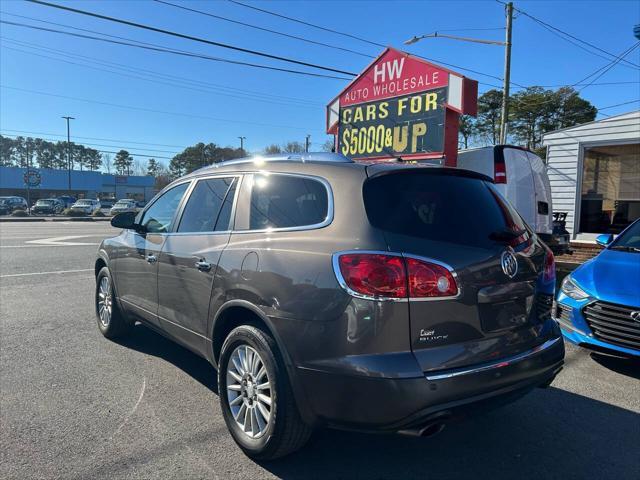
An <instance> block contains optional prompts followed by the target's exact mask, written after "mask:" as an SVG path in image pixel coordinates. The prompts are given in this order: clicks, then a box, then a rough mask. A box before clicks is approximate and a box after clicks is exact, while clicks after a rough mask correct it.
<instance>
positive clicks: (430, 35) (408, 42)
mask: <svg viewBox="0 0 640 480" xmlns="http://www.w3.org/2000/svg"><path fill="white" fill-rule="evenodd" d="M436 37H442V38H451V39H453V40H461V41H463V42H474V43H486V44H488V45H501V46H503V47H504V46H506V45H507V43H506V42H499V41H497V40H484V39H481V38H469V37H458V36H456V35H445V34H442V33H438V32H433V33H427V34H426V35H420V36H419V37H413V38H410V39H409V40H405V42H404V44H405V45H411V44H414V43H418V42H419V41H420V40H422V39H424V38H436Z"/></svg>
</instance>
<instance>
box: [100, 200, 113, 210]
mask: <svg viewBox="0 0 640 480" xmlns="http://www.w3.org/2000/svg"><path fill="white" fill-rule="evenodd" d="M115 203H116V201H115V200H114V199H112V198H101V199H100V207H101V208H112V207H113V205H114V204H115Z"/></svg>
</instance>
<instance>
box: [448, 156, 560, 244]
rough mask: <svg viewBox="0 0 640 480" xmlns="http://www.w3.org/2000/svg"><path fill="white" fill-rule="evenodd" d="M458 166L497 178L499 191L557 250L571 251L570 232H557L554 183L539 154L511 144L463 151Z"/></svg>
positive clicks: (540, 235)
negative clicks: (558, 233)
mask: <svg viewBox="0 0 640 480" xmlns="http://www.w3.org/2000/svg"><path fill="white" fill-rule="evenodd" d="M458 167H460V168H464V169H467V170H473V171H475V172H479V173H483V174H485V175H487V176H488V177H491V178H493V179H494V182H495V183H496V186H497V187H498V190H499V191H500V192H501V193H502V194H503V195H504V196H505V197H506V199H507V200H509V202H511V204H512V205H513V206H515V207H516V209H517V210H518V212H519V213H520V215H522V218H524V220H525V221H526V222H527V223H528V224H529V225H530V226H531V228H533V229H534V231H535V232H536V233H537V234H538V236H539V237H540V238H541V239H542V240H544V241H545V242H546V243H547V244H548V245H549V246H550V247H551V249H552V250H554V252H557V253H561V252H562V251H566V250H567V248H568V240H569V238H568V235H566V236H565V235H557V234H556V235H554V224H553V205H552V203H551V184H550V183H549V177H548V176H547V168H546V165H545V164H544V162H543V161H542V159H541V158H540V157H538V156H537V155H536V154H535V153H533V152H532V151H530V150H527V149H526V148H521V147H515V146H511V145H495V146H493V147H483V148H473V149H469V150H461V151H460V152H459V153H458ZM556 233H557V232H556Z"/></svg>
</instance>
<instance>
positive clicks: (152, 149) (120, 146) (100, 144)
mask: <svg viewBox="0 0 640 480" xmlns="http://www.w3.org/2000/svg"><path fill="white" fill-rule="evenodd" d="M0 135H2V136H5V137H13V138H18V137H21V136H22V135H12V134H0ZM23 138H24V137H23ZM31 138H36V139H40V140H46V141H48V142H60V140H58V139H55V138H46V137H31ZM76 138H79V137H76ZM61 143H66V142H64V141H63V142H61ZM71 143H73V144H75V145H85V146H90V147H108V148H120V149H123V150H127V151H129V150H140V151H142V152H159V153H170V154H172V155H177V154H178V153H180V152H172V151H169V150H156V149H154V148H138V147H128V146H122V145H105V144H102V143H87V142H82V143H76V142H71ZM136 155H137V154H136Z"/></svg>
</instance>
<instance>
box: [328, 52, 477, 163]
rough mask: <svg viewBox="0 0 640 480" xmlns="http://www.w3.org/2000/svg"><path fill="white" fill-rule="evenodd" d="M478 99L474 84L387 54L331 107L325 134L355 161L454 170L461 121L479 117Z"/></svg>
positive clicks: (400, 55) (429, 65) (410, 58)
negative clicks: (430, 163)
mask: <svg viewBox="0 0 640 480" xmlns="http://www.w3.org/2000/svg"><path fill="white" fill-rule="evenodd" d="M477 95H478V83H477V82H476V81H474V80H470V79H468V78H466V77H464V76H462V75H460V74H458V73H456V72H453V71H451V70H448V69H446V68H443V67H440V66H438V65H434V64H432V63H430V62H428V61H425V60H423V59H421V58H418V57H415V56H412V55H409V54H407V53H404V52H401V51H398V50H394V49H392V48H387V49H386V50H385V51H384V52H382V54H381V55H380V56H379V57H378V58H377V59H376V60H375V61H374V62H373V63H371V65H369V66H368V67H367V68H366V69H365V70H364V72H362V73H361V74H360V75H359V76H358V77H356V78H355V79H354V80H353V81H352V82H351V83H350V84H349V85H348V86H347V87H346V88H345V89H344V90H343V91H342V92H341V93H340V95H338V96H337V97H336V98H335V99H334V100H333V101H332V102H331V103H330V104H329V105H328V106H327V132H328V133H332V134H334V135H336V137H337V141H336V146H337V148H338V151H340V152H341V153H343V154H345V155H346V156H348V157H350V158H353V159H354V160H365V159H366V160H387V159H391V158H394V157H401V158H402V159H406V160H408V159H414V160H415V159H427V158H440V157H443V156H444V158H445V163H446V164H447V165H455V163H456V158H457V147H458V118H459V115H460V114H468V115H475V114H476V101H477Z"/></svg>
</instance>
